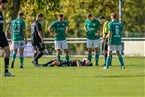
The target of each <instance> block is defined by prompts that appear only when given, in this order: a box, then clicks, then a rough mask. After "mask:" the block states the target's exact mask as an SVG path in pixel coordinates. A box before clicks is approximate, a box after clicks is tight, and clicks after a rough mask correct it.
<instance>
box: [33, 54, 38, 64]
mask: <svg viewBox="0 0 145 97" xmlns="http://www.w3.org/2000/svg"><path fill="white" fill-rule="evenodd" d="M37 54H38V53H34V59H35V57H36V56H37ZM35 61H36V63H37V64H38V60H35Z"/></svg>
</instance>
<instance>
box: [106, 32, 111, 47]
mask: <svg viewBox="0 0 145 97" xmlns="http://www.w3.org/2000/svg"><path fill="white" fill-rule="evenodd" d="M111 34H112V31H109V32H108V35H107V36H108V46H110V38H111Z"/></svg>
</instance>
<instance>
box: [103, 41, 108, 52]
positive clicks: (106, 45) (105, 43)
mask: <svg viewBox="0 0 145 97" xmlns="http://www.w3.org/2000/svg"><path fill="white" fill-rule="evenodd" d="M103 40H104V42H103V43H102V51H108V38H103Z"/></svg>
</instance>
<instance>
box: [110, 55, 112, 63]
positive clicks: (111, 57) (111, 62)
mask: <svg viewBox="0 0 145 97" xmlns="http://www.w3.org/2000/svg"><path fill="white" fill-rule="evenodd" d="M111 64H112V55H111V60H110V65H111Z"/></svg>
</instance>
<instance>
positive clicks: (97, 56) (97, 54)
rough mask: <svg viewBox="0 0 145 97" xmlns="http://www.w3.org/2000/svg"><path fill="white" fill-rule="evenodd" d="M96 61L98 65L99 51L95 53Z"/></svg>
mask: <svg viewBox="0 0 145 97" xmlns="http://www.w3.org/2000/svg"><path fill="white" fill-rule="evenodd" d="M95 61H96V65H98V61H99V53H97V52H96V54H95Z"/></svg>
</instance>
